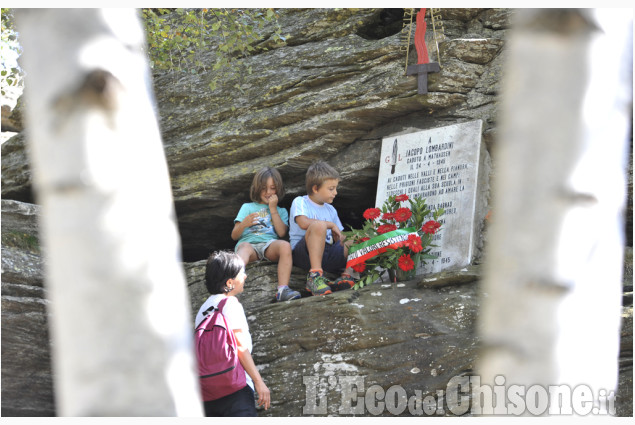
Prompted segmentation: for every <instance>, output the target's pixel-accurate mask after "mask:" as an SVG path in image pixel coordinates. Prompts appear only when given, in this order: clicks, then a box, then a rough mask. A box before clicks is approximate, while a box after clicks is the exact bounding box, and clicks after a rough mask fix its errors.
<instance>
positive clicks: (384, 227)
mask: <svg viewBox="0 0 635 425" xmlns="http://www.w3.org/2000/svg"><path fill="white" fill-rule="evenodd" d="M393 230H397V226H395V225H394V224H382V225H381V226H379V227H378V228H377V233H379V234H380V235H383V234H384V233H388V232H392V231H393Z"/></svg>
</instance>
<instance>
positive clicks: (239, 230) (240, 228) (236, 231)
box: [232, 212, 258, 241]
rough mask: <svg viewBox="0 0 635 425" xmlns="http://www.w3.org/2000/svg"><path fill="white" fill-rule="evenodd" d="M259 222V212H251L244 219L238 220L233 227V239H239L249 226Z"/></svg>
mask: <svg viewBox="0 0 635 425" xmlns="http://www.w3.org/2000/svg"><path fill="white" fill-rule="evenodd" d="M254 224H258V213H257V212H255V213H251V214H249V215H248V216H247V217H245V219H244V220H243V221H238V222H236V223H235V224H234V228H233V229H232V239H233V240H235V241H237V240H238V239H240V237H241V236H242V234H243V232H244V231H245V229H246V228H247V227H250V226H253V225H254Z"/></svg>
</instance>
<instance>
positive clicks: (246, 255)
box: [236, 242, 258, 265]
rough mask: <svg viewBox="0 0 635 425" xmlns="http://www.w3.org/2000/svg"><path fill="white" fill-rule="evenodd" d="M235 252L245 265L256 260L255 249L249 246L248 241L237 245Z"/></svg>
mask: <svg viewBox="0 0 635 425" xmlns="http://www.w3.org/2000/svg"><path fill="white" fill-rule="evenodd" d="M236 254H238V256H239V257H240V258H242V260H243V261H244V262H245V265H247V264H249V263H251V262H253V261H257V260H258V254H256V250H255V249H254V248H253V247H252V246H251V244H250V243H249V242H243V243H241V244H240V245H238V248H237V249H236Z"/></svg>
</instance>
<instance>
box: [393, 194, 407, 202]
mask: <svg viewBox="0 0 635 425" xmlns="http://www.w3.org/2000/svg"><path fill="white" fill-rule="evenodd" d="M408 199H409V198H408V195H406V194H403V195H397V196H395V201H397V202H405V201H407V200H408Z"/></svg>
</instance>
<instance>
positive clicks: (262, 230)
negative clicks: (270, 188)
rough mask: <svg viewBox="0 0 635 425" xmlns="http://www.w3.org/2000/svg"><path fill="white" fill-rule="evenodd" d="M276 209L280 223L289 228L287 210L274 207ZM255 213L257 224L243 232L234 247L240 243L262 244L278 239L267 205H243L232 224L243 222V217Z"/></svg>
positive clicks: (253, 203)
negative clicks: (257, 215) (257, 216)
mask: <svg viewBox="0 0 635 425" xmlns="http://www.w3.org/2000/svg"><path fill="white" fill-rule="evenodd" d="M276 209H277V210H278V214H279V215H280V219H281V220H282V222H283V223H284V224H286V225H287V226H289V213H288V212H287V210H286V209H285V208H280V207H276ZM255 212H258V213H259V215H260V217H259V218H258V224H255V225H253V226H251V227H247V228H246V229H245V230H244V231H243V234H242V235H240V239H239V240H238V243H237V244H236V246H238V244H240V243H242V242H249V243H262V242H267V241H269V240H271V239H280V238H279V237H278V234H277V233H276V229H275V228H274V227H273V223H272V221H271V212H270V211H269V205H266V204H259V203H257V202H249V203H247V204H243V206H242V207H240V211H238V215H237V216H236V218H235V219H234V223H236V222H241V221H243V220H244V219H245V217H247V216H248V215H249V214H252V213H255Z"/></svg>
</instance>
